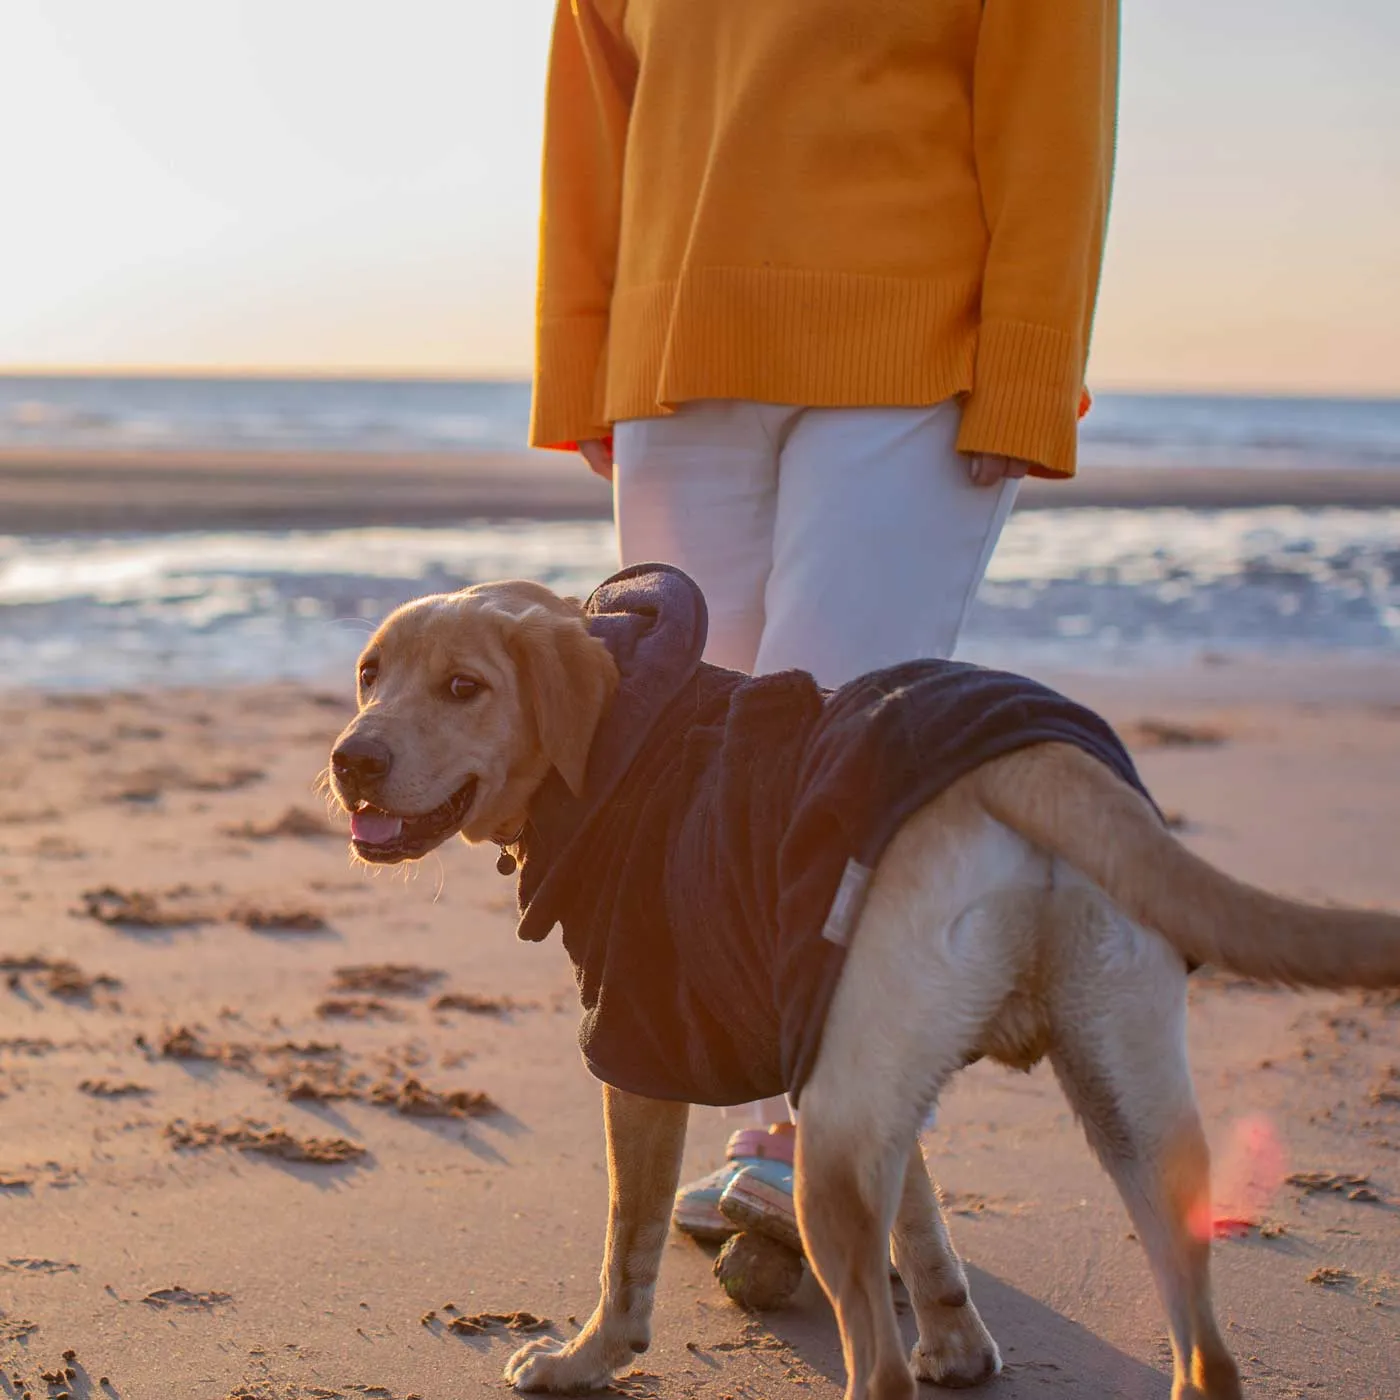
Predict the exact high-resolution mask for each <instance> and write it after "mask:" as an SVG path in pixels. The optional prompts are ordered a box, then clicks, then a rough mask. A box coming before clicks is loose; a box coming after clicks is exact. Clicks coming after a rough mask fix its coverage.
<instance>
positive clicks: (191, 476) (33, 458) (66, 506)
mask: <svg viewBox="0 0 1400 1400" xmlns="http://www.w3.org/2000/svg"><path fill="white" fill-rule="evenodd" d="M1271 505H1283V506H1304V507H1318V506H1356V507H1364V506H1397V505H1400V471H1397V470H1396V469H1395V467H1394V465H1393V464H1380V465H1376V466H1373V467H1361V466H1355V465H1352V466H1341V465H1337V466H1326V465H1325V464H1314V466H1313V468H1312V469H1297V470H1294V469H1290V468H1277V467H1274V468H1265V467H1240V466H1211V465H1209V464H1208V463H1203V464H1200V465H1192V466H1170V467H1166V466H1156V467H1132V468H1112V469H1098V470H1094V471H1092V472H1086V473H1085V474H1083V475H1082V476H1080V477H1078V478H1076V479H1075V480H1074V481H1072V482H1054V481H1037V480H1030V481H1027V482H1026V483H1025V484H1024V486H1023V488H1022V491H1021V495H1020V498H1019V502H1018V507H1017V508H1018V509H1020V510H1041V509H1047V508H1054V507H1057V506H1060V507H1063V506H1099V507H1125V506H1126V507H1134V506H1137V507H1143V506H1176V507H1185V508H1191V509H1229V508H1234V507H1241V506H1271ZM611 509H612V494H611V491H610V490H609V488H608V485H607V483H606V482H604V481H602V480H601V479H600V478H598V477H596V476H594V475H593V474H592V473H591V472H589V471H588V470H587V469H586V468H585V466H584V465H583V463H582V462H581V461H580V459H579V458H578V457H576V456H575V455H574V454H573V453H566V452H532V453H525V452H496V451H473V452H433V453H422V452H419V453H399V454H391V453H383V452H355V451H335V452H326V451H266V450H264V451H208V450H198V449H192V450H185V451H173V450H164V451H161V450H152V449H142V450H140V451H136V450H129V451H127V450H118V449H105V450H86V451H79V450H57V449H28V448H13V447H10V448H0V529H3V530H4V531H5V532H14V533H33V534H59V533H71V532H82V533H93V532H108V531H132V530H193V529H198V530H221V529H224V530H233V529H295V528H302V527H309V528H316V529H329V528H333V527H336V526H355V525H436V524H441V523H442V522H443V521H444V520H461V519H465V518H468V517H482V518H487V519H496V520H500V519H509V518H529V519H533V520H578V519H595V520H596V519H603V518H606V517H607V516H608V515H609V514H610V512H611Z"/></svg>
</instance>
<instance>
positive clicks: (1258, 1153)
mask: <svg viewBox="0 0 1400 1400" xmlns="http://www.w3.org/2000/svg"><path fill="white" fill-rule="evenodd" d="M1286 1170H1287V1165H1286V1154H1285V1152H1284V1147H1283V1142H1282V1140H1281V1139H1280V1138H1279V1135H1278V1133H1277V1132H1276V1131H1275V1129H1274V1126H1273V1124H1272V1122H1270V1120H1269V1119H1268V1118H1266V1117H1263V1116H1262V1115H1255V1116H1251V1117H1248V1118H1242V1119H1240V1120H1239V1121H1238V1122H1236V1123H1235V1124H1234V1125H1233V1126H1232V1127H1231V1129H1230V1135H1229V1138H1228V1139H1227V1141H1226V1142H1225V1144H1224V1147H1223V1148H1222V1149H1221V1150H1219V1151H1218V1152H1217V1153H1216V1159H1215V1165H1214V1168H1213V1170H1212V1173H1211V1175H1212V1178H1213V1185H1214V1197H1215V1201H1214V1204H1213V1205H1211V1206H1207V1205H1206V1204H1205V1203H1202V1204H1201V1206H1200V1207H1199V1208H1198V1209H1197V1210H1195V1211H1193V1212H1192V1216H1191V1228H1192V1231H1193V1232H1194V1233H1195V1234H1196V1236H1197V1237H1198V1238H1199V1239H1212V1238H1214V1239H1233V1238H1236V1237H1238V1236H1240V1235H1243V1234H1245V1233H1246V1232H1247V1231H1248V1230H1250V1229H1251V1228H1253V1227H1254V1226H1257V1225H1258V1224H1259V1223H1260V1221H1261V1220H1262V1218H1263V1216H1264V1212H1265V1211H1266V1210H1267V1208H1268V1206H1269V1204H1270V1202H1272V1201H1273V1199H1274V1198H1275V1196H1277V1194H1278V1191H1279V1188H1280V1187H1281V1186H1282V1185H1283V1178H1284V1176H1285V1174H1286Z"/></svg>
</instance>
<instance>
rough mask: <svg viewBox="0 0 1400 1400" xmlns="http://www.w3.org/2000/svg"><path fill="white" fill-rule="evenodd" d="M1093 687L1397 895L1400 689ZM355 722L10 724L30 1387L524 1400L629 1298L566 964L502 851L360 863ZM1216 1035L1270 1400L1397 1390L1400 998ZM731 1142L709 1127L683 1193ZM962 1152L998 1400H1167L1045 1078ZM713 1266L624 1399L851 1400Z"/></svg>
mask: <svg viewBox="0 0 1400 1400" xmlns="http://www.w3.org/2000/svg"><path fill="white" fill-rule="evenodd" d="M1056 679H1059V680H1060V681H1061V683H1062V684H1063V685H1064V686H1065V688H1067V689H1068V690H1070V691H1071V692H1072V693H1074V694H1076V695H1077V696H1080V697H1081V698H1084V699H1087V700H1089V701H1091V702H1093V703H1096V704H1098V705H1100V706H1101V707H1102V708H1103V709H1104V710H1105V712H1106V713H1107V714H1108V715H1109V716H1110V718H1112V719H1113V720H1114V721H1115V722H1117V723H1118V724H1120V725H1121V726H1122V728H1123V730H1124V732H1125V733H1126V734H1127V736H1128V737H1129V738H1130V740H1131V742H1132V745H1133V747H1134V750H1135V752H1136V754H1137V756H1138V757H1139V759H1140V761H1141V763H1142V766H1143V770H1144V772H1145V774H1146V776H1147V778H1148V780H1149V782H1150V784H1151V785H1152V787H1153V788H1154V790H1155V792H1156V793H1157V795H1158V797H1159V800H1160V801H1161V803H1162V804H1163V806H1164V807H1165V808H1167V809H1168V810H1169V811H1171V812H1173V813H1175V814H1177V817H1178V819H1179V820H1180V821H1181V822H1182V823H1183V826H1182V830H1183V834H1184V838H1185V839H1186V840H1187V841H1189V842H1190V843H1191V844H1193V845H1194V846H1196V847H1197V848H1198V849H1200V850H1201V851H1203V852H1204V853H1205V854H1207V855H1208V856H1210V857H1211V858H1212V859H1214V860H1217V861H1218V862H1220V863H1221V864H1222V865H1224V866H1225V867H1226V868H1227V869H1229V870H1231V871H1233V872H1235V873H1237V874H1239V875H1241V876H1245V877H1248V878H1250V879H1253V880H1256V881H1258V882H1260V883H1262V884H1265V885H1267V886H1269V887H1271V888H1274V889H1278V890H1283V891H1287V892H1290V893H1293V894H1297V895H1302V896H1306V897H1309V898H1313V899H1336V900H1342V901H1347V902H1352V903H1362V904H1379V905H1385V906H1387V907H1400V866H1397V863H1396V861H1395V856H1394V833H1395V831H1396V830H1397V829H1400V783H1397V782H1396V777H1397V775H1398V774H1400V704H1397V698H1400V667H1398V666H1396V665H1395V664H1394V663H1388V662H1384V661H1377V662H1375V663H1373V664H1369V665H1366V666H1355V667H1346V666H1339V665H1325V666H1316V667H1299V666H1290V665H1288V664H1285V663H1279V664H1277V665H1264V664H1260V665H1254V664H1222V665H1213V666H1202V667H1199V668H1194V669H1190V670H1182V671H1180V672H1174V673H1170V674H1166V675H1158V676H1154V677H1153V678H1151V679H1150V680H1148V679H1146V678H1143V679H1135V678H1133V677H1131V676H1120V677H1117V678H1113V679H1109V678H1098V679H1093V678H1088V677H1082V676H1081V677H1075V676H1065V677H1059V678H1056ZM348 708H349V699H348V690H347V689H344V688H339V687H332V688H330V689H327V690H315V689H308V688H305V687H293V686H285V685H284V686H270V687H261V688H257V689H237V688H227V689H217V690H215V689H206V690H195V691H160V692H152V693H121V694H117V693H103V694H94V695H84V696H63V695H44V694H39V693H29V692H15V691H11V692H9V693H7V694H5V695H3V697H0V724H2V725H3V730H4V733H5V735H6V752H7V754H9V755H10V773H9V775H8V776H9V781H8V783H7V785H6V791H5V793H4V795H3V797H0V968H3V972H0V976H3V977H4V979H5V982H4V984H3V985H0V1124H3V1132H2V1133H0V1363H3V1365H0V1395H3V1396H5V1397H7V1400H16V1398H17V1397H20V1396H22V1395H24V1394H29V1395H31V1396H55V1395H57V1394H59V1393H61V1392H67V1393H69V1394H70V1395H72V1396H74V1397H81V1398H82V1400H86V1397H89V1396H94V1397H95V1396H101V1395H106V1396H112V1397H119V1400H164V1398H165V1397H178V1400H310V1397H323V1398H325V1397H342V1398H343V1400H349V1398H350V1397H363V1396H378V1397H384V1398H385V1400H389V1398H390V1397H392V1400H407V1397H410V1396H414V1395H416V1396H420V1397H423V1400H456V1398H457V1397H466V1396H476V1395H485V1394H496V1393H500V1392H501V1390H502V1383H501V1382H500V1380H499V1376H500V1372H501V1367H502V1365H503V1364H504V1361H505V1359H506V1357H507V1355H508V1354H509V1353H510V1351H511V1350H512V1349H513V1348H514V1347H515V1346H516V1345H518V1344H519V1343H520V1341H521V1340H522V1338H524V1337H526V1336H528V1335H532V1334H534V1333H535V1332H536V1331H537V1330H546V1331H549V1332H551V1333H554V1334H557V1335H563V1336H567V1335H570V1334H571V1333H572V1331H573V1330H574V1329H575V1328H576V1326H577V1325H578V1320H580V1319H582V1318H584V1317H586V1316H587V1314H588V1312H589V1311H590V1310H591V1308H592V1306H593V1302H594V1297H595V1287H596V1284H595V1279H596V1270H597V1265H598V1257H599V1246H600V1241H601V1231H602V1225H603V1218H604V1209H605V1202H606V1176H605V1162H604V1156H603V1142H602V1132H601V1126H600V1122H599V1114H598V1104H597V1090H596V1086H595V1085H593V1084H592V1083H591V1081H590V1080H589V1079H588V1077H587V1075H586V1073H585V1072H584V1070H583V1069H582V1067H581V1065H580V1062H579V1059H578V1054H577V1050H576V1048H575V1044H574V1030H575V1023H576V1015H577V1010H576V1001H575V994H574V988H573V982H572V975H571V972H570V969H569V965H568V962H567V959H566V957H565V955H564V953H563V950H562V948H560V947H559V946H558V944H557V942H551V943H548V944H546V945H544V946H540V947H535V946H528V945H522V944H520V943H518V942H517V941H516V940H515V939H514V937H513V920H512V910H513V888H512V885H511V882H510V881H508V880H505V879H502V878H501V877H500V876H499V875H497V874H496V873H495V871H494V869H493V865H492V861H491V858H490V856H489V855H488V854H483V853H481V852H476V851H469V850H468V849H466V848H465V847H463V846H462V845H461V844H460V843H455V844H454V845H453V846H451V847H449V848H445V849H444V850H443V851H442V852H441V854H440V856H438V857H435V858H431V859H429V860H428V861H427V862H426V863H425V864H424V865H423V866H422V868H421V869H418V870H417V871H415V872H414V874H413V875H412V876H411V877H409V878H405V877H404V876H403V875H402V874H379V875H377V876H376V875H372V874H370V873H368V872H366V871H364V870H361V869H356V868H353V867H352V866H351V864H350V863H349V861H348V860H347V856H346V850H345V846H344V841H343V834H342V833H341V832H340V831H339V830H338V824H337V823H334V822H331V823H329V824H328V823H327V822H326V817H325V811H324V807H323V806H322V804H321V803H320V800H319V799H318V798H317V797H316V795H315V793H314V791H313V784H314V782H315V779H316V775H317V773H318V771H319V770H320V768H321V766H322V765H323V764H324V762H325V758H326V752H327V745H328V742H329V740H330V739H331V737H332V736H333V735H334V734H335V733H336V732H337V730H338V729H339V728H340V726H341V724H342V723H343V721H344V719H345V717H346V715H347V714H348ZM1191 1034H1192V1042H1193V1051H1194V1059H1195V1067H1196V1078H1197V1083H1198V1086H1199V1092H1200V1096H1201V1099H1202V1102H1203V1106H1204V1109H1205V1112H1206V1116H1207V1120H1208V1122H1209V1125H1210V1131H1211V1136H1212V1140H1213V1144H1214V1150H1215V1154H1216V1208H1217V1214H1218V1215H1219V1216H1220V1217H1221V1218H1222V1222H1225V1223H1222V1224H1221V1226H1220V1230H1221V1233H1222V1236H1223V1237H1222V1238H1221V1240H1220V1242H1219V1244H1218V1247H1217V1250H1216V1261H1217V1262H1216V1272H1217V1293H1218V1301H1219V1308H1220V1312H1221V1316H1222V1319H1223V1320H1224V1324H1225V1327H1226V1333H1227V1337H1228V1339H1229V1341H1230V1344H1231V1345H1232V1346H1233V1348H1234V1349H1235V1351H1236V1354H1237V1355H1238V1356H1239V1358H1240V1361H1241V1364H1242V1366H1243V1368H1244V1371H1245V1374H1246V1376H1247V1378H1248V1381H1249V1386H1250V1394H1251V1395H1257V1396H1268V1397H1284V1396H1289V1397H1292V1396H1305V1395H1312V1394H1319V1393H1321V1394H1327V1395H1336V1396H1343V1397H1347V1398H1348V1400H1366V1398H1367V1397H1371V1400H1382V1397H1388V1396H1393V1395H1395V1394H1396V1393H1397V1392H1400V1346H1397V1339H1398V1338H1400V1266H1398V1265H1397V1261H1398V1260H1400V1077H1397V1076H1400V1067H1397V1064H1396V1061H1397V1059H1400V1054H1398V1053H1397V1039H1398V1038H1400V1003H1397V1002H1396V1001H1395V1000H1394V999H1393V998H1391V999H1389V1000H1387V999H1386V998H1371V999H1366V998H1363V997H1360V996H1336V995H1326V996H1322V995H1308V996H1298V995H1291V994H1287V993H1283V992H1274V991H1264V990H1260V989H1257V988H1253V987H1250V986H1247V985H1244V984H1242V983H1238V982H1236V981H1233V980H1231V979H1227V978H1223V977H1220V976H1217V975H1214V974H1212V973H1210V972H1209V971H1206V972H1204V973H1202V974H1200V975H1199V976H1198V977H1197V979H1196V981H1195V984H1194V986H1193V1009H1192V1027H1191ZM725 1132H726V1125H725V1124H724V1122H723V1121H722V1120H721V1119H720V1116H719V1115H718V1114H717V1113H715V1112H713V1111H709V1110H698V1111H696V1112H695V1113H694V1114H693V1116H692V1131H691V1138H690V1149H689V1156H688V1163H687V1165H688V1167H693V1168H696V1169H702V1168H707V1167H708V1166H709V1165H710V1164H711V1163H712V1162H713V1160H714V1159H715V1157H716V1156H717V1154H718V1151H719V1148H720V1145H721V1143H722V1141H723V1139H724V1136H725ZM926 1149H927V1151H928V1154H929V1157H930V1160H931V1162H932V1163H933V1165H934V1169H935V1172H936V1175H937V1177H938V1179H939V1181H940V1183H941V1184H942V1186H943V1188H944V1189H945V1191H946V1193H947V1197H948V1203H949V1208H950V1212H951V1219H952V1225H953V1229H954V1232H955V1237H956V1239H957V1241H958V1244H959V1246H960V1248H961V1249H962V1251H963V1252H964V1254H965V1255H966V1257H967V1258H968V1260H969V1262H970V1265H971V1269H972V1278H973V1287H974V1290H975V1293H976V1296H977V1299H978V1302H979V1304H980V1305H981V1307H982V1310H983V1312H984V1315H985V1316H986V1318H987V1320H988V1322H989V1325H990V1326H991V1327H992V1329H993V1331H994V1333H995V1334H996V1335H997V1337H998V1339H999V1341H1000V1343H1001V1346H1002V1349H1003V1354H1004V1356H1005V1358H1006V1362H1007V1369H1006V1375H1005V1378H1004V1379H1002V1380H1001V1381H999V1382H998V1383H997V1385H996V1387H995V1388H994V1391H993V1392H991V1393H995V1394H997V1395H1000V1396H1005V1397H1007V1400H1015V1397H1030V1396H1041V1395H1050V1394H1072V1395H1086V1396H1089V1395H1093V1396H1123V1397H1134V1398H1135V1400H1136V1397H1142V1400H1147V1398H1148V1397H1158V1396H1163V1397H1164V1396H1166V1395H1167V1393H1168V1390H1169V1365H1168V1362H1167V1353H1166V1343H1165V1336H1164V1329H1163V1326H1162V1320H1161V1316H1160V1312H1159V1309H1158V1305H1157V1303H1156V1300H1155V1298H1154V1297H1153V1295H1152V1292H1151V1287H1150V1283H1149V1280H1148V1277H1147V1272H1146V1269H1145V1266H1144V1262H1143V1257H1142V1254H1141V1251H1140V1249H1139V1247H1138V1245H1137V1243H1136V1242H1135V1241H1134V1240H1133V1239H1132V1238H1131V1237H1130V1234H1129V1227H1128V1223H1127V1221H1126V1218H1125V1216H1124V1215H1123V1213H1122V1210H1121V1207H1120V1206H1119V1204H1118V1202H1117V1199H1116V1197H1115V1196H1114V1195H1113V1192H1112V1189H1111V1187H1110V1185H1109V1183H1108V1182H1107V1180H1106V1178H1104V1177H1103V1176H1102V1175H1101V1173H1100V1172H1099V1171H1098V1169H1097V1168H1096V1167H1095V1166H1094V1164H1093V1163H1092V1162H1091V1160H1090V1158H1089V1154H1088V1152H1087V1149H1086V1148H1085V1146H1084V1145H1083V1141H1082V1138H1081V1137H1080V1135H1079V1133H1078V1131H1077V1129H1076V1128H1075V1126H1074V1125H1073V1123H1072V1122H1071V1120H1070V1118H1069V1115H1068V1113H1067V1111H1066V1109H1065V1107H1064V1104H1063V1102H1062V1100H1061V1098H1060V1097H1059V1095H1058V1092H1057V1091H1056V1089H1055V1088H1054V1085H1053V1082H1052V1080H1051V1077H1050V1075H1049V1074H1048V1072H1046V1071H1045V1070H1044V1069H1043V1068H1042V1069H1040V1070H1037V1071H1036V1072H1035V1073H1034V1074H1032V1075H1030V1076H1015V1075H1012V1074H1010V1073H1008V1072H1005V1071H1001V1070H997V1069H994V1068H988V1067H977V1068H975V1069H973V1070H972V1071H969V1072H968V1073H966V1074H964V1075H963V1076H962V1077H961V1078H960V1079H959V1080H958V1081H956V1083H955V1086H954V1088H953V1089H952V1091H951V1092H950V1093H949V1094H948V1095H947V1097H946V1098H945V1101H944V1105H943V1109H942V1114H941V1121H940V1123H939V1126H938V1128H937V1130H936V1131H935V1132H933V1133H931V1134H929V1135H928V1137H927V1140H926ZM1228 1222H1237V1223H1228ZM710 1268H711V1256H710V1253H709V1252H708V1251H707V1250H705V1249H702V1248H700V1247H698V1246H696V1245H695V1244H693V1243H691V1242H690V1241H688V1240H686V1239H685V1238H683V1237H681V1236H678V1235H675V1236H673V1237H672V1239H671V1241H670V1243H669V1245H668V1248H667V1252H666V1260H665V1266H664V1271H663V1277H662V1286H661V1289H660V1294H659V1303H658V1309H657V1334H656V1343H655V1345H654V1347H653V1349H652V1350H651V1352H650V1353H649V1354H647V1355H646V1356H644V1357H640V1358H639V1359H638V1363H637V1366H636V1368H635V1370H634V1371H633V1372H632V1373H631V1374H630V1375H627V1376H624V1377H623V1378H621V1379H620V1380H619V1382H618V1384H617V1386H616V1388H615V1390H616V1393H620V1394H625V1395H629V1396H637V1397H644V1396H675V1397H690V1396H697V1397H698V1396H706V1397H714V1400H721V1397H740V1396H743V1397H767V1396H772V1395H776V1394H786V1393H794V1394H803V1395H808V1396H811V1397H813V1400H824V1398H826V1397H835V1396H837V1395H839V1394H840V1389H841V1384H840V1371H841V1368H840V1354H839V1349H838V1344H837V1337H836V1332H835V1328H834V1326H833V1323H832V1320H831V1317H830V1314H829V1311H828V1309H827V1307H826V1304H825V1302H824V1300H823V1299H822V1297H821V1296H820V1293H819V1291H818V1290H817V1289H816V1288H815V1286H814V1285H813V1284H812V1282H811V1280H810V1279H808V1280H806V1281H805V1282H804V1284H803V1287H802V1289H801V1290H800V1292H799V1294H798V1297H797V1299H796V1302H795V1304H794V1306H792V1307H790V1308H789V1309H787V1310H785V1311H782V1312H779V1313H774V1314H768V1315H763V1316H752V1317H751V1316H746V1315H745V1314H743V1313H741V1312H740V1311H739V1310H738V1309H737V1308H735V1307H734V1306H733V1305H732V1304H731V1303H729V1302H728V1301H727V1300H726V1299H725V1298H724V1297H723V1295H722V1294H721V1293H720V1292H719V1290H718V1288H717V1287H716V1285H715V1284H714V1282H713V1281H712V1279H711V1277H710ZM902 1312H903V1316H904V1320H905V1326H906V1330H910V1329H912V1320H911V1319H910V1318H909V1316H908V1312H907V1308H905V1309H903V1310H902ZM910 1335H911V1336H912V1330H910ZM65 1358H66V1359H65ZM46 1373H47V1375H48V1376H49V1377H50V1378H52V1383H46V1382H45V1380H44V1375H45V1374H46Z"/></svg>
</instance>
